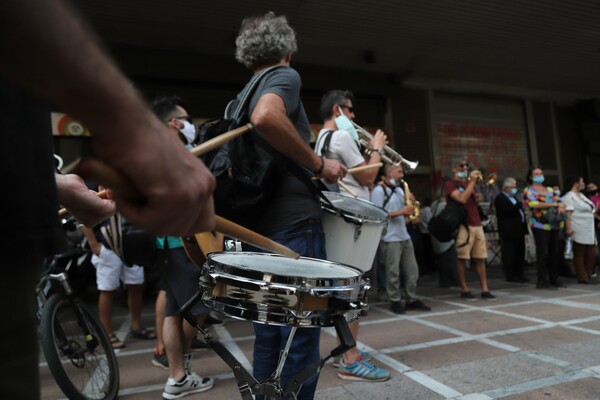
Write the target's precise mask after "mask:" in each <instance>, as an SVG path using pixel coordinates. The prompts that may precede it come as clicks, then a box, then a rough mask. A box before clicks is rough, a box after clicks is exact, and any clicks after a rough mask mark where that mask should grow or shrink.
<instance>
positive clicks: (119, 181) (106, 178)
mask: <svg viewBox="0 0 600 400" xmlns="http://www.w3.org/2000/svg"><path fill="white" fill-rule="evenodd" d="M252 128H253V127H252V124H250V123H248V124H246V125H244V126H240V127H239V128H236V129H232V130H230V131H228V132H225V133H223V134H221V135H219V136H217V137H215V138H212V139H210V140H207V141H206V142H204V143H202V144H201V145H199V146H196V147H194V148H193V149H191V150H190V152H191V153H192V154H193V155H195V156H196V157H199V156H201V155H203V154H206V153H208V152H209V151H212V150H214V149H216V148H217V147H220V146H222V145H224V144H225V143H227V142H229V141H230V140H232V139H235V138H236V137H238V136H240V135H242V134H244V133H246V132H249V131H250V130H252ZM104 167H105V165H101V166H100V168H101V170H100V171H99V173H98V176H96V177H95V178H96V179H97V178H99V177H100V178H101V180H102V181H103V182H105V183H108V182H111V184H110V185H108V184H107V185H106V186H107V187H116V188H119V189H120V190H121V191H123V190H126V188H128V187H131V184H129V183H128V181H127V180H126V179H125V178H124V177H121V176H119V175H118V174H116V173H115V172H116V171H112V170H111V169H109V168H104ZM125 196H126V197H129V198H135V197H139V196H138V195H137V194H135V193H125ZM98 197H100V198H102V199H105V198H106V192H105V191H104V190H103V191H100V192H98ZM67 215H69V211H68V210H67V209H66V208H61V209H60V210H59V211H58V216H59V217H61V218H62V217H65V216H67Z"/></svg>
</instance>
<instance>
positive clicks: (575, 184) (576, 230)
mask: <svg viewBox="0 0 600 400" xmlns="http://www.w3.org/2000/svg"><path fill="white" fill-rule="evenodd" d="M584 189H585V182H584V181H583V178H582V177H580V176H574V177H570V178H568V179H567V180H566V184H565V190H566V191H568V192H567V193H566V194H565V195H564V196H563V197H562V201H563V203H565V206H566V210H567V223H566V230H565V233H566V234H567V236H569V237H571V238H572V239H573V265H574V266H575V272H576V274H577V281H578V282H579V283H588V284H589V283H596V282H595V281H594V280H593V279H592V274H593V273H594V263H595V261H596V254H597V252H598V248H597V247H596V244H597V242H596V232H595V228H594V225H595V224H594V213H595V212H596V206H595V205H594V203H593V202H592V201H591V200H590V199H588V198H587V197H586V196H585V195H584V194H583V190H584Z"/></svg>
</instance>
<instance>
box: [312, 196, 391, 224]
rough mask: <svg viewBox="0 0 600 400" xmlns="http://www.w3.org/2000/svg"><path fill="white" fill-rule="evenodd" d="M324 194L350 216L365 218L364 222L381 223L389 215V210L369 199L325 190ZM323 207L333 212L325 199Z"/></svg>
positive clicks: (322, 203)
mask: <svg viewBox="0 0 600 400" xmlns="http://www.w3.org/2000/svg"><path fill="white" fill-rule="evenodd" d="M323 194H324V195H325V197H327V199H328V200H329V201H330V202H331V203H332V204H333V205H334V206H335V207H337V208H339V209H340V210H342V211H344V212H345V213H346V214H347V215H348V216H352V217H355V218H358V219H361V220H364V222H376V223H381V222H383V221H385V220H386V219H387V217H388V213H387V211H385V210H384V209H383V208H380V207H377V206H376V205H375V204H373V203H371V202H369V201H366V200H363V199H357V198H355V197H352V196H349V195H347V194H343V193H336V192H323ZM321 207H322V208H323V209H324V210H326V211H329V212H333V210H331V207H330V206H329V204H327V203H325V202H323V201H321Z"/></svg>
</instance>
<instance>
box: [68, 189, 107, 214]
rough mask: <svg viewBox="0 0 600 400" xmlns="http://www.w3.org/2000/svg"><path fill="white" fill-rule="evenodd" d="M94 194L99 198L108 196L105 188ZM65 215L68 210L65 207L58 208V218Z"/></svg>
mask: <svg viewBox="0 0 600 400" xmlns="http://www.w3.org/2000/svg"><path fill="white" fill-rule="evenodd" d="M96 196H98V197H100V198H101V199H106V198H108V195H107V193H106V189H103V190H101V191H99V192H98V193H96ZM67 215H69V211H67V209H66V208H61V209H60V210H58V216H59V218H64V217H66V216H67Z"/></svg>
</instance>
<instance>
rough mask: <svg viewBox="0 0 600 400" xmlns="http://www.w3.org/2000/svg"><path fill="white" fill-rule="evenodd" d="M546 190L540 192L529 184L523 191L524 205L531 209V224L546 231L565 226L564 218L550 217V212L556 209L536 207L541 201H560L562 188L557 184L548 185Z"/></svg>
mask: <svg viewBox="0 0 600 400" xmlns="http://www.w3.org/2000/svg"><path fill="white" fill-rule="evenodd" d="M546 190H547V193H546V194H543V193H538V192H537V191H536V190H535V189H534V188H532V187H531V186H527V187H526V188H525V190H524V191H523V202H524V203H525V204H524V206H525V207H526V208H528V209H529V225H530V226H531V227H532V228H536V229H543V230H545V231H550V230H553V229H560V228H562V227H563V226H564V220H561V221H557V220H556V219H552V218H550V219H549V218H548V216H549V213H551V214H552V213H555V212H556V210H555V209H552V211H549V210H550V209H549V208H544V209H542V208H536V207H537V206H538V205H539V204H540V203H560V190H559V189H558V187H557V186H555V187H551V186H548V187H547V188H546Z"/></svg>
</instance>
